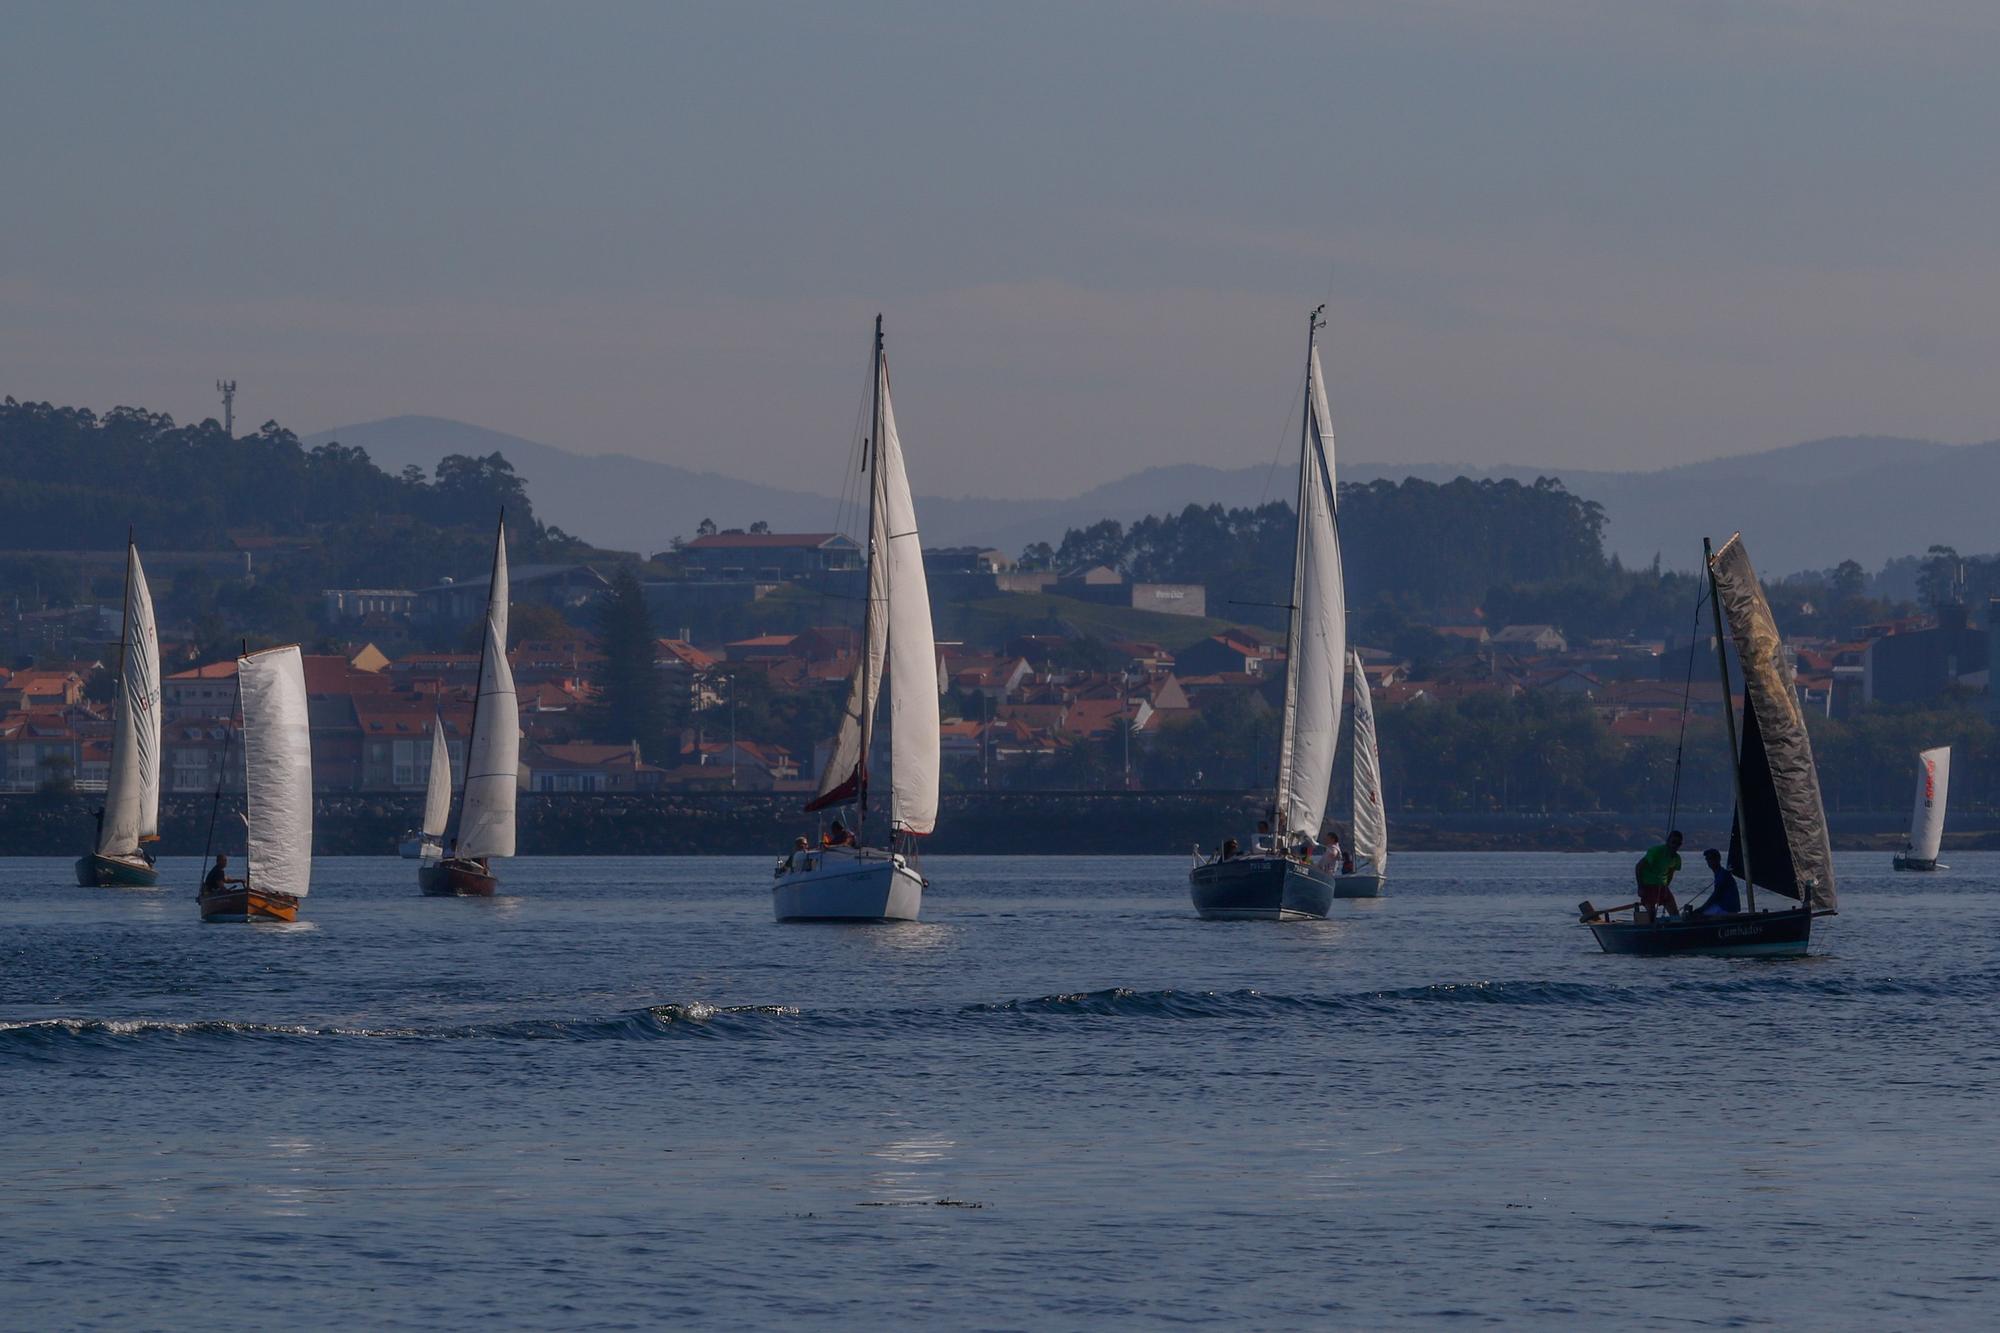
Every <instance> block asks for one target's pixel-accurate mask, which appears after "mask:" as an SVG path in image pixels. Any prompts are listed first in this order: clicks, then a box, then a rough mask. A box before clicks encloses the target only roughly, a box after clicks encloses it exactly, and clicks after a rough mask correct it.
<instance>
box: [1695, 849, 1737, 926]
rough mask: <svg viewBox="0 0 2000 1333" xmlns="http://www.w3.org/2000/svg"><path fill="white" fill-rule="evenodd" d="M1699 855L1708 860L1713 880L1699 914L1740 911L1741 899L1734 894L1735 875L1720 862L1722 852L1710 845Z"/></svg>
mask: <svg viewBox="0 0 2000 1333" xmlns="http://www.w3.org/2000/svg"><path fill="white" fill-rule="evenodd" d="M1701 855H1702V859H1703V860H1704V861H1707V862H1708V873H1709V874H1710V875H1711V876H1713V877H1714V881H1715V882H1714V883H1713V884H1711V885H1710V886H1709V890H1708V901H1707V902H1705V903H1703V904H1702V906H1701V915H1703V916H1733V915H1735V914H1736V913H1738V912H1741V911H1742V910H1743V900H1742V899H1741V898H1739V897H1737V894H1736V875H1735V872H1733V871H1732V870H1730V868H1729V867H1728V866H1726V865H1724V864H1722V853H1721V852H1719V851H1717V850H1716V849H1715V848H1713V847H1711V848H1709V849H1708V850H1707V851H1705V852H1703V853H1702V854H1701Z"/></svg>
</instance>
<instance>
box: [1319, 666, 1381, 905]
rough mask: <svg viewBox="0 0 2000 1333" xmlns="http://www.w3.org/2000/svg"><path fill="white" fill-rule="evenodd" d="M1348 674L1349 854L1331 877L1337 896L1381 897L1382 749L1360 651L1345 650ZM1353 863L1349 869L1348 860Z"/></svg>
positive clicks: (1366, 674)
mask: <svg viewBox="0 0 2000 1333" xmlns="http://www.w3.org/2000/svg"><path fill="white" fill-rule="evenodd" d="M1347 669H1348V678H1349V679H1350V680H1352V681H1353V682H1354V726H1353V727H1352V729H1351V730H1350V731H1349V736H1350V737H1351V739H1352V742H1353V746H1354V822H1353V823H1352V824H1351V825H1350V826H1349V828H1348V835H1347V836H1348V845H1347V846H1346V847H1345V848H1344V849H1343V850H1344V851H1345V852H1346V853H1347V856H1348V860H1346V861H1345V862H1343V863H1342V865H1341V868H1340V872H1339V873H1338V874H1336V875H1335V876H1334V877H1333V896H1334V897H1336V898H1380V897H1381V896H1382V881H1383V880H1385V879H1387V878H1388V877H1389V817H1388V814H1387V812H1385V811H1384V810H1383V808H1382V755H1381V752H1380V751H1379V750H1378V749H1377V748H1376V744H1375V701H1374V700H1373V698H1371V697H1370V695H1369V693H1368V673H1367V672H1366V671H1364V670H1362V667H1361V654H1360V653H1357V652H1353V651H1350V652H1349V653H1348V654H1347ZM1350 865H1351V866H1352V867H1353V869H1351V870H1350V869H1349V868H1348V867H1349V866H1350Z"/></svg>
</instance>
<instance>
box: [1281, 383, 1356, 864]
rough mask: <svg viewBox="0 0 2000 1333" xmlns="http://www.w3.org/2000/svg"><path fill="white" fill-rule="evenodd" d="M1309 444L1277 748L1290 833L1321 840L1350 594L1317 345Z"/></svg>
mask: <svg viewBox="0 0 2000 1333" xmlns="http://www.w3.org/2000/svg"><path fill="white" fill-rule="evenodd" d="M1306 362H1307V364H1306V381H1307V382H1306V407H1305V426H1304V432H1303V433H1304V439H1303V441H1302V443H1301V452H1300V458H1299V535H1298V546H1297V549H1296V552H1295V554H1294V559H1293V570H1292V606H1293V611H1292V618H1291V630H1290V634H1289V635H1288V637H1287V641H1286V660H1287V662H1288V664H1289V667H1288V670H1287V671H1286V673H1285V712H1284V719H1283V727H1282V730H1281V731H1280V733H1279V743H1278V800H1277V806H1278V811H1279V814H1280V817H1281V818H1282V819H1283V821H1284V827H1285V828H1286V829H1288V830H1293V831H1299V832H1305V833H1310V834H1313V835H1315V836H1317V835H1318V833H1319V831H1320V828H1321V821H1322V820H1323V819H1324V817H1325V814H1326V801H1327V796H1328V793H1329V790H1330V788H1331V785H1332V781H1333V760H1334V751H1335V749H1336V748H1337V747H1338V745H1339V743H1340V701H1341V693H1342V691H1341V678H1342V676H1343V675H1344V674H1345V672H1346V669H1347V593H1346V588H1345V585H1344V584H1343V582H1342V577H1341V569H1340V530H1339V505H1338V502H1337V500H1336V498H1335V494H1336V493H1335V488H1334V450H1333V431H1332V428H1331V426H1330V424H1329V421H1330V414H1329V413H1328V411H1327V406H1326V386H1325V382H1324V379H1323V378H1322V376H1321V374H1320V365H1319V347H1318V345H1317V344H1316V343H1315V344H1314V345H1313V346H1312V347H1311V349H1310V351H1309V352H1308V354H1307V358H1306Z"/></svg>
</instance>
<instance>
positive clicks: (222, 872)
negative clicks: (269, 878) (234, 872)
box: [201, 852, 244, 894]
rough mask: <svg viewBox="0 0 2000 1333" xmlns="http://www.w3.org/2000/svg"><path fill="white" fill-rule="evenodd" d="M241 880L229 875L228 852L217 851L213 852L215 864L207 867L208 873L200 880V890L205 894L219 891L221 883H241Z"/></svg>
mask: <svg viewBox="0 0 2000 1333" xmlns="http://www.w3.org/2000/svg"><path fill="white" fill-rule="evenodd" d="M243 882H244V881H243V880H240V879H233V878H231V877H230V874H229V853H228V852H217V853H216V854H215V864H214V865H212V866H210V867H209V868H208V875H207V877H206V878H204V879H203V880H202V882H201V891H202V893H205V894H211V893H221V892H222V887H223V885H225V884H241V883H243Z"/></svg>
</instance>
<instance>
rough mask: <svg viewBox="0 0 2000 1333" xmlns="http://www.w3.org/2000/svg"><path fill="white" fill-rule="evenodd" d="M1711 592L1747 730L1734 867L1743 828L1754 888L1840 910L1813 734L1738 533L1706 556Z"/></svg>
mask: <svg viewBox="0 0 2000 1333" xmlns="http://www.w3.org/2000/svg"><path fill="white" fill-rule="evenodd" d="M1709 568H1710V571H1711V573H1712V574H1713V576H1714V578H1715V589H1716V596H1717V598H1718V599H1719V601H1720V604H1721V609H1722V613H1723V617H1724V619H1726V620H1727V622H1728V624H1729V633H1730V638H1731V639H1732V640H1734V642H1735V644H1736V654H1737V658H1738V660H1739V661H1741V663H1742V665H1743V735H1742V739H1741V742H1740V745H1741V752H1740V753H1739V755H1738V756H1737V773H1738V779H1739V783H1740V788H1739V789H1740V792H1741V803H1742V810H1741V815H1740V819H1739V821H1738V825H1737V827H1735V828H1734V829H1733V830H1732V832H1731V835H1730V868H1731V869H1733V870H1736V871H1738V872H1739V873H1740V872H1741V871H1742V870H1743V865H1744V851H1743V843H1744V841H1745V834H1746V833H1747V835H1748V844H1749V850H1748V855H1749V869H1750V873H1751V875H1752V876H1754V881H1753V882H1754V886H1755V887H1756V888H1760V889H1763V888H1768V889H1770V890H1771V891H1772V892H1774V893H1779V894H1783V895H1784V896H1785V897H1787V898H1796V899H1798V900H1799V901H1801V902H1804V903H1807V904H1809V905H1810V906H1812V907H1813V908H1815V909H1819V910H1824V911H1833V910H1836V908H1837V907H1838V903H1839V898H1838V894H1837V891H1836V887H1835V883H1834V874H1833V846H1832V843H1831V841H1830V839H1829V838H1828V834H1827V826H1826V808H1825V806H1824V804H1823V803H1822V802H1821V799H1820V791H1819V771H1818V769H1817V768H1816V767H1815V766H1814V764H1813V757H1812V741H1811V739H1810V738H1809V737H1808V736H1807V734H1806V722H1805V715H1804V713H1803V712H1802V711H1801V710H1800V708H1799V702H1798V696H1797V694H1796V693H1795V692H1794V690H1793V687H1792V679H1791V673H1790V671H1789V670H1788V669H1787V668H1786V665H1785V661H1784V656H1783V653H1782V647H1783V645H1782V641H1781V640H1780V639H1779V636H1778V626H1777V622H1776V621H1775V620H1774V619H1773V618H1772V615H1771V608H1770V605H1769V604H1768V603H1767V602H1766V601H1765V600H1764V591H1763V588H1762V587H1761V586H1760V585H1759V584H1758V582H1757V571H1756V570H1755V569H1753V568H1751V565H1750V557H1749V555H1748V553H1746V552H1745V551H1744V549H1743V539H1742V537H1741V536H1740V535H1738V536H1733V537H1731V538H1730V539H1729V540H1728V541H1726V542H1724V543H1723V544H1722V548H1721V549H1720V550H1718V551H1717V552H1716V553H1715V554H1714V556H1713V557H1711V559H1710V562H1709Z"/></svg>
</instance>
